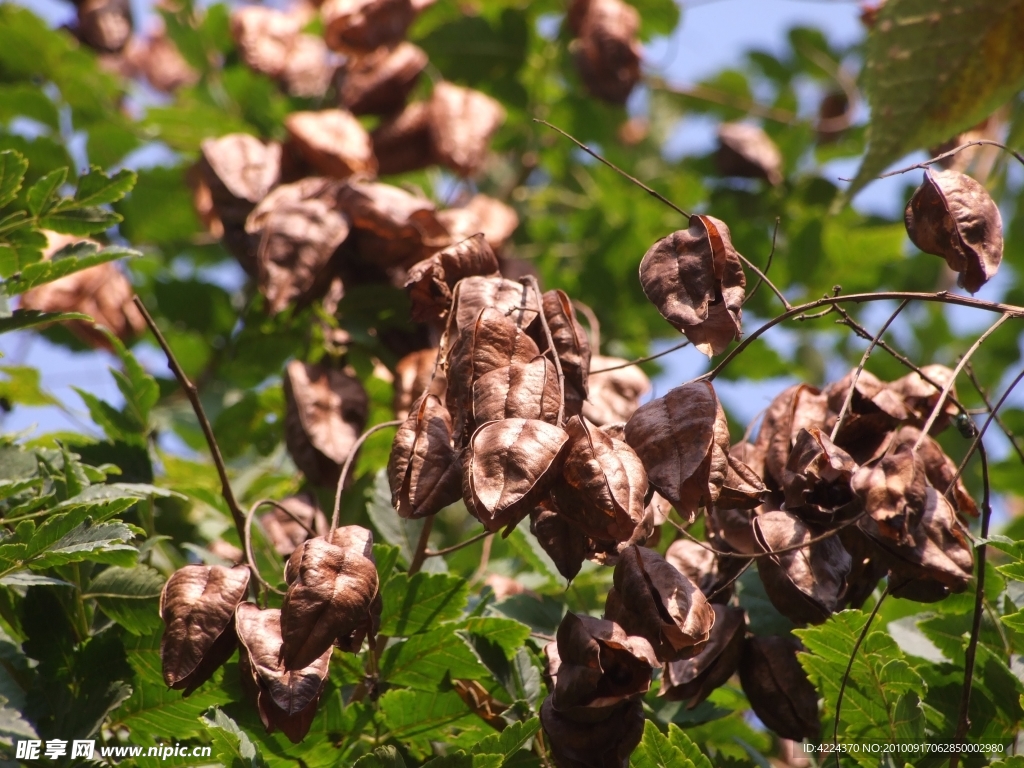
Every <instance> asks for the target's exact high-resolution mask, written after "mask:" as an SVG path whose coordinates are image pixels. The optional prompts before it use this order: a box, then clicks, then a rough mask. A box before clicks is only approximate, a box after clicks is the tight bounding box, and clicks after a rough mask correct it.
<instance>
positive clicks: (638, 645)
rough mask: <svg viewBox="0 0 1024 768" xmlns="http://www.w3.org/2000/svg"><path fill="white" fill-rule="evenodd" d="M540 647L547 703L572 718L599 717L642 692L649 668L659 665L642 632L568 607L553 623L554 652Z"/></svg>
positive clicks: (649, 676)
mask: <svg viewBox="0 0 1024 768" xmlns="http://www.w3.org/2000/svg"><path fill="white" fill-rule="evenodd" d="M546 650H547V651H548V653H549V657H548V671H549V674H550V675H551V677H552V678H554V689H553V691H552V694H551V703H552V706H553V707H554V709H555V710H556V711H558V712H559V713H561V714H564V715H567V716H568V717H569V718H571V719H573V720H577V721H591V722H594V721H598V720H603V719H604V718H605V717H606V716H607V715H608V714H609V710H611V709H613V708H615V707H617V706H619V705H621V704H622V703H623V702H626V701H630V700H632V699H638V698H640V697H642V696H643V695H644V694H645V693H647V691H648V690H649V689H650V686H651V672H652V670H653V669H654V668H656V667H660V666H661V665H660V664H659V663H658V660H657V659H656V658H655V655H654V649H653V648H651V645H650V643H648V642H647V640H645V639H644V638H643V637H636V636H631V635H629V634H627V632H626V631H625V630H624V629H623V627H621V626H619V625H618V624H616V623H615V622H614V621H608V620H607V619H595V618H594V617H592V616H586V615H577V614H575V613H572V612H571V611H570V612H569V613H566V614H565V616H563V617H562V621H561V623H560V624H559V625H558V632H557V633H556V635H555V649H554V650H556V651H557V653H556V654H552V653H551V646H550V645H549V646H548V648H547V649H546ZM556 656H557V658H554V657H556Z"/></svg>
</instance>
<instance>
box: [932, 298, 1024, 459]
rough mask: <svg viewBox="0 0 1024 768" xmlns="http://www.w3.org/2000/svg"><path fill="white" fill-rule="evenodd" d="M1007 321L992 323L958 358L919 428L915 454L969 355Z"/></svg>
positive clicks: (1005, 315) (1005, 317)
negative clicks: (930, 410) (925, 419)
mask: <svg viewBox="0 0 1024 768" xmlns="http://www.w3.org/2000/svg"><path fill="white" fill-rule="evenodd" d="M1009 319H1010V315H1009V314H1004V315H1003V316H1002V317H1000V318H999V319H998V320H996V321H995V322H994V323H992V325H990V326H989V327H988V330H986V331H985V332H984V333H983V334H981V336H979V337H978V338H977V340H976V341H975V342H974V343H973V344H972V345H971V348H970V349H968V350H967V352H965V353H964V356H963V357H961V358H960V362H959V363H957V365H956V368H954V369H953V373H952V375H950V377H949V381H947V382H946V386H944V387H943V388H942V392H941V393H940V394H939V399H938V401H936V403H935V407H934V408H932V412H931V413H930V414H928V421H926V422H925V423H924V426H923V427H921V434H920V435H918V436H917V442H916V443H914V451H915V452H917V450H918V449H919V448H920V447H921V443H923V442H924V440H925V437H926V436H927V435H928V433H929V432H930V431H931V428H932V425H933V424H934V423H935V419H937V418H938V417H939V414H940V413H942V409H943V407H944V406H945V404H946V396H947V395H948V394H949V391H950V390H951V389H953V385H954V384H955V383H956V377H957V376H959V375H960V371H962V370H963V369H964V366H965V365H967V363H968V362H970V360H971V355H973V354H974V353H975V352H977V351H978V349H980V348H981V345H982V344H983V343H984V342H985V339H987V338H988V337H989V336H991V335H992V334H993V333H995V331H996V329H997V328H998V327H999V326H1000V325H1002V324H1003V323H1005V322H1006V321H1007V320H1009Z"/></svg>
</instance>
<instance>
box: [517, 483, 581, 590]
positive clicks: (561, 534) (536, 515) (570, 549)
mask: <svg viewBox="0 0 1024 768" xmlns="http://www.w3.org/2000/svg"><path fill="white" fill-rule="evenodd" d="M530 532H531V533H533V535H534V536H536V537H537V541H538V542H539V543H540V545H541V547H542V548H543V549H544V551H545V552H547V553H548V555H549V556H550V557H551V559H552V560H553V561H554V563H555V567H556V568H558V572H559V573H560V574H562V576H564V577H565V578H566V580H567V581H572V580H573V579H575V578H576V574H578V573H579V572H580V568H581V567H582V566H583V561H584V560H585V559H586V558H587V537H586V534H584V533H583V531H581V530H580V529H579V528H577V527H576V526H575V525H573V524H572V523H571V522H569V520H567V519H566V518H565V517H564V516H562V515H560V514H558V513H557V512H555V511H554V510H552V509H549V508H548V507H547V506H545V505H544V503H543V502H542V505H541V506H539V507H536V508H535V509H534V510H533V511H532V512H530Z"/></svg>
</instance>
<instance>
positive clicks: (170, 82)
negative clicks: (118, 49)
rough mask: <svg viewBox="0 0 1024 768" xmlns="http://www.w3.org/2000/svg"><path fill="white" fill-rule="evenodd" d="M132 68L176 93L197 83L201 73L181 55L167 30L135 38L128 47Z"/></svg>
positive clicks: (163, 89) (165, 90) (126, 53)
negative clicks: (144, 37) (143, 38)
mask: <svg viewBox="0 0 1024 768" xmlns="http://www.w3.org/2000/svg"><path fill="white" fill-rule="evenodd" d="M124 57H125V59H126V61H127V62H128V65H129V67H131V69H132V70H133V71H134V72H135V73H136V76H138V75H142V76H144V77H145V78H146V80H148V81H149V84H150V85H151V86H152V87H153V88H154V89H156V90H158V91H161V92H162V93H173V92H174V91H176V90H178V89H179V88H181V87H183V86H186V85H195V84H196V83H197V82H198V81H199V73H198V72H196V70H194V69H193V68H192V67H191V66H190V65H189V63H188V62H187V61H185V57H183V56H182V55H181V52H180V51H179V50H178V47H177V46H176V45H175V44H174V41H173V40H171V39H170V38H169V37H167V35H166V33H165V32H164V31H163V30H160V31H157V32H155V33H153V34H151V35H150V36H149V37H147V38H146V39H145V40H141V39H140V38H138V37H133V38H132V39H131V40H130V41H129V42H128V45H127V46H126V47H125V50H124Z"/></svg>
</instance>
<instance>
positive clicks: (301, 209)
mask: <svg viewBox="0 0 1024 768" xmlns="http://www.w3.org/2000/svg"><path fill="white" fill-rule="evenodd" d="M338 184H339V182H337V181H334V180H333V179H322V178H315V177H311V178H306V179H302V180H301V181H298V182H296V183H294V184H282V185H281V186H279V187H277V188H276V189H275V190H274V191H273V192H271V193H270V194H269V195H267V196H266V197H265V198H264V199H263V201H262V202H261V203H260V204H259V205H257V206H256V208H255V209H254V210H253V212H252V213H251V214H249V218H248V219H247V220H246V222H245V231H246V232H248V233H249V234H251V235H253V236H255V237H257V238H258V239H259V243H260V245H259V248H258V250H257V253H256V275H257V280H258V284H259V288H260V291H261V292H262V293H263V295H264V296H266V297H267V307H268V309H269V310H270V311H271V312H272V313H274V314H276V313H278V312H281V311H282V310H284V309H287V308H288V307H290V306H292V305H293V304H300V305H302V304H307V303H308V302H310V301H312V300H313V299H315V298H317V297H318V296H319V295H322V294H323V293H324V292H325V291H326V290H327V286H328V284H329V283H330V279H331V277H332V275H331V272H330V270H328V269H327V267H328V264H329V263H330V261H331V257H332V256H334V254H335V252H336V251H337V250H338V248H339V247H340V246H341V244H342V243H343V242H345V240H346V239H347V238H348V234H349V221H348V218H347V217H346V216H345V215H344V213H342V212H340V211H338V210H337V209H336V207H335V200H336V199H337V190H338Z"/></svg>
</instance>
